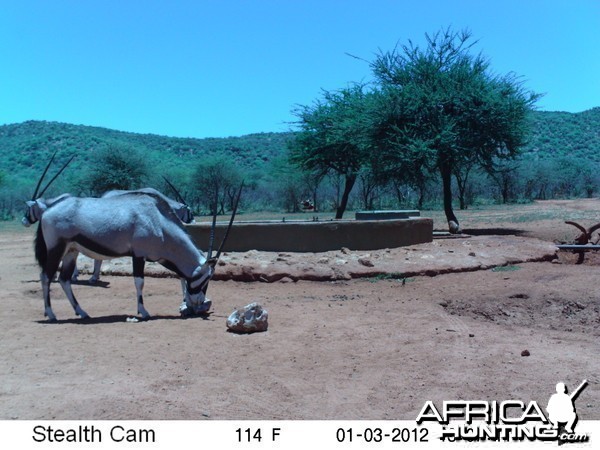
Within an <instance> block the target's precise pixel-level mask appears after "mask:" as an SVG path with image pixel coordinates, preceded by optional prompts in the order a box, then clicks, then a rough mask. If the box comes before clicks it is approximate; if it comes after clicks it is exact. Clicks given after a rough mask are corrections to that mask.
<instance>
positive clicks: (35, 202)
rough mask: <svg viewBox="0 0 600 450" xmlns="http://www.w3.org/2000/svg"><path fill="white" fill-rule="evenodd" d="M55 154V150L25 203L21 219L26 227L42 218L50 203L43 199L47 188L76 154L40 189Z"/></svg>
mask: <svg viewBox="0 0 600 450" xmlns="http://www.w3.org/2000/svg"><path fill="white" fill-rule="evenodd" d="M55 156H56V152H54V154H53V155H52V157H51V158H50V161H48V164H47V165H46V168H45V169H44V172H43V173H42V176H41V177H40V179H39V180H38V183H37V185H36V187H35V191H34V192H33V195H32V196H31V200H28V201H26V202H25V205H26V208H25V214H23V218H22V219H21V223H22V224H23V226H25V227H29V226H30V225H32V224H34V223H36V222H37V221H38V220H40V218H41V217H42V214H43V213H44V211H45V210H46V208H47V207H48V205H47V204H46V202H45V201H43V200H42V196H43V195H44V192H46V190H47V189H48V188H49V187H50V185H51V184H52V182H53V181H54V180H56V178H57V177H58V176H59V175H60V174H61V173H62V171H63V170H65V169H66V168H67V166H68V165H69V163H70V162H71V161H73V158H75V156H72V157H71V158H70V159H69V160H68V161H67V162H66V163H65V165H64V166H62V168H61V169H60V170H59V171H58V172H57V173H56V175H54V176H53V177H52V179H51V180H50V181H49V182H48V183H47V184H46V186H45V187H44V189H42V190H41V191H40V186H41V184H42V181H43V180H44V177H45V176H46V173H48V169H49V168H50V166H51V165H52V162H53V161H54V157H55Z"/></svg>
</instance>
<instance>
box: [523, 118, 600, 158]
mask: <svg viewBox="0 0 600 450" xmlns="http://www.w3.org/2000/svg"><path fill="white" fill-rule="evenodd" d="M524 153H525V155H527V156H531V155H536V156H538V157H539V158H557V157H564V156H572V157H581V158H584V159H590V160H593V161H600V107H598V108H593V109H590V110H588V111H584V112H581V113H576V114H573V113H568V112H547V111H535V112H533V113H532V116H531V137H530V142H529V144H528V145H527V146H526V147H525V148H524Z"/></svg>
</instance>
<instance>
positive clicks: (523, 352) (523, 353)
mask: <svg viewBox="0 0 600 450" xmlns="http://www.w3.org/2000/svg"><path fill="white" fill-rule="evenodd" d="M529 355H531V353H529V350H527V349H526V350H523V351H522V352H521V356H529Z"/></svg>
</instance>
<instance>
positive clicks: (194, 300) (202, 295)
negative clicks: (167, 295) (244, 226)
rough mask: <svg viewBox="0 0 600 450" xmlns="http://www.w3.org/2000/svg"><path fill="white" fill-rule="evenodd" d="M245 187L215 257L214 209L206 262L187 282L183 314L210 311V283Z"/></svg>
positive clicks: (181, 309) (240, 191)
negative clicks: (207, 295)
mask: <svg viewBox="0 0 600 450" xmlns="http://www.w3.org/2000/svg"><path fill="white" fill-rule="evenodd" d="M243 187H244V184H243V183H242V185H241V186H240V188H239V190H238V193H237V196H236V199H235V204H234V206H233V212H232V213H231V218H230V219H229V225H228V226H227V229H226V230H225V235H224V236H223V240H222V241H221V245H220V246H219V249H218V250H217V253H216V254H215V255H214V256H213V244H214V240H215V228H216V223H217V208H216V207H215V209H214V214H213V218H212V225H211V228H210V238H209V244H208V252H207V254H206V260H205V261H204V262H203V263H202V264H201V265H200V266H199V267H198V268H197V269H196V270H195V271H194V274H193V276H192V278H190V279H189V280H187V282H186V288H185V297H184V303H183V304H182V305H181V308H180V311H181V313H182V314H187V313H190V312H191V313H193V314H199V313H203V312H206V311H208V310H209V308H210V306H211V301H210V300H208V299H207V298H206V290H207V289H208V282H209V281H210V280H211V279H212V277H213V275H214V273H215V267H216V265H217V262H218V261H219V257H220V256H221V251H222V250H223V246H224V245H225V242H226V241H227V237H228V236H229V231H230V230H231V227H232V225H233V220H234V219H235V214H236V212H237V208H238V204H239V202H240V195H241V194H242V188H243ZM215 206H216V204H215Z"/></svg>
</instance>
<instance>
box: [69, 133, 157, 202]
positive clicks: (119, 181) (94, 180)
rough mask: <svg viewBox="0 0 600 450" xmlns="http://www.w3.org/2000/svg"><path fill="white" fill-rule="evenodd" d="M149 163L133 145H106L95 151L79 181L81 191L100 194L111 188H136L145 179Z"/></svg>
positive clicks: (148, 171) (148, 170)
mask: <svg viewBox="0 0 600 450" xmlns="http://www.w3.org/2000/svg"><path fill="white" fill-rule="evenodd" d="M149 173H150V169H149V165H148V163H147V160H146V158H145V157H144V155H143V153H142V152H140V151H138V150H137V149H135V148H133V147H128V146H115V145H108V146H106V147H103V148H101V149H99V150H98V151H97V153H96V154H95V155H94V161H93V163H92V165H91V167H90V169H89V172H87V174H86V175H84V176H83V179H82V180H81V181H80V182H79V184H81V187H82V188H84V187H85V188H84V189H82V190H83V191H88V190H89V191H90V192H92V193H93V194H94V195H101V194H103V193H105V192H107V191H110V190H113V189H137V188H140V187H141V186H142V185H143V184H144V182H145V181H146V180H147V178H148V175H149Z"/></svg>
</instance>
